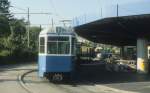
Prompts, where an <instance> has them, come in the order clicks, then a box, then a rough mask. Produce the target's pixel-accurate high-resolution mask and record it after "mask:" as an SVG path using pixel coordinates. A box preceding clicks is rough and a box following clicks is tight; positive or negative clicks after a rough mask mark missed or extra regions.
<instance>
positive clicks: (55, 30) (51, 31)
mask: <svg viewBox="0 0 150 93" xmlns="http://www.w3.org/2000/svg"><path fill="white" fill-rule="evenodd" d="M60 34H61V35H75V33H74V32H73V30H72V28H71V27H67V28H64V27H48V28H46V29H44V30H42V31H41V32H40V35H60Z"/></svg>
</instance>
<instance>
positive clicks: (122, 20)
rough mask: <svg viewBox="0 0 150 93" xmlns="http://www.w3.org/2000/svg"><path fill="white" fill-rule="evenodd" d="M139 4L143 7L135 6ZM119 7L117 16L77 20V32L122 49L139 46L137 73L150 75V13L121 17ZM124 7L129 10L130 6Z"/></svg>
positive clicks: (97, 41)
mask: <svg viewBox="0 0 150 93" xmlns="http://www.w3.org/2000/svg"><path fill="white" fill-rule="evenodd" d="M142 3H145V2H142ZM138 4H139V5H142V4H141V3H135V6H138ZM119 6H120V7H121V5H118V4H117V6H116V10H115V11H114V12H113V13H116V15H115V16H114V15H113V16H111V15H109V16H106V17H104V16H103V17H101V18H97V19H94V20H91V21H85V22H80V21H82V20H78V19H77V18H76V19H75V20H74V23H75V25H74V28H75V32H76V33H77V34H78V35H79V36H81V37H83V38H86V39H88V40H90V41H93V42H96V43H102V44H110V45H116V46H119V47H122V48H123V47H124V46H137V71H138V72H139V73H148V67H149V62H148V55H147V53H148V51H147V49H148V48H147V47H148V42H149V41H150V31H149V30H150V13H149V11H144V12H139V13H137V14H130V13H129V14H124V15H123V14H120V15H119V13H120V12H122V11H121V10H120V12H119ZM122 6H126V8H127V7H129V6H130V5H122ZM132 6H134V4H133V5H132ZM139 8H141V7H139ZM146 8H148V7H146ZM149 10H150V7H149ZM105 11H111V12H112V10H109V9H108V10H107V9H105ZM137 11H138V7H137ZM93 16H94V15H93ZM86 18H87V17H86ZM86 20H88V19H86Z"/></svg>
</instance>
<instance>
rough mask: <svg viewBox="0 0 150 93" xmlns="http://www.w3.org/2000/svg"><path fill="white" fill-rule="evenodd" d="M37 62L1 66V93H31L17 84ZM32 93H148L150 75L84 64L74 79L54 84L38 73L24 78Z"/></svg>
mask: <svg viewBox="0 0 150 93" xmlns="http://www.w3.org/2000/svg"><path fill="white" fill-rule="evenodd" d="M35 68H37V65H33V64H29V65H16V66H5V67H1V68H0V93H28V92H27V91H26V90H24V89H23V88H22V87H21V86H20V84H19V83H18V75H19V74H23V73H24V72H26V71H29V70H31V69H35ZM24 81H25V85H26V86H27V88H28V89H29V90H30V91H32V92H33V93H108V92H109V93H149V91H150V76H149V75H139V74H136V73H118V72H108V71H106V70H105V69H104V66H103V65H92V66H82V67H81V68H79V69H78V72H77V73H76V77H74V80H72V81H70V80H68V81H64V82H59V83H52V82H49V81H48V80H46V79H44V78H42V79H41V78H39V77H38V76H37V72H32V73H29V74H28V75H26V76H25V77H24Z"/></svg>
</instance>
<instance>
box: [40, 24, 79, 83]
mask: <svg viewBox="0 0 150 93" xmlns="http://www.w3.org/2000/svg"><path fill="white" fill-rule="evenodd" d="M75 43H76V38H75V33H74V32H73V31H72V28H71V27H51V28H48V29H44V30H43V31H41V32H40V35H39V55H38V73H39V77H48V78H49V79H50V80H54V81H60V80H63V79H64V78H65V77H68V76H71V74H72V73H73V71H74V67H75V57H76V46H75Z"/></svg>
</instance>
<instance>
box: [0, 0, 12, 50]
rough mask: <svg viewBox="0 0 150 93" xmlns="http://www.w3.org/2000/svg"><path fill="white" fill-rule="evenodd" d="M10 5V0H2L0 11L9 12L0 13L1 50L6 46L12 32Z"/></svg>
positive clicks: (0, 1)
mask: <svg viewBox="0 0 150 93" xmlns="http://www.w3.org/2000/svg"><path fill="white" fill-rule="evenodd" d="M9 6H10V3H9V1H8V0H0V13H7V14H8V15H6V14H1V15H0V48H1V50H2V49H3V48H4V47H5V44H4V41H5V40H6V38H7V37H8V36H9V35H10V34H11V30H10V26H9V17H10V14H9Z"/></svg>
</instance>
